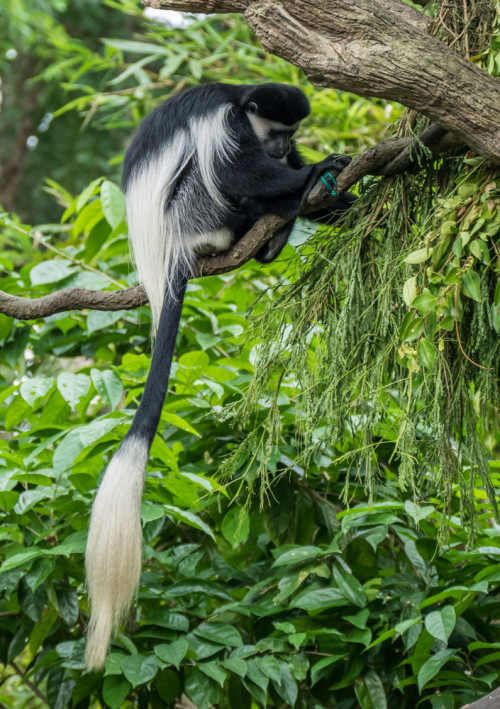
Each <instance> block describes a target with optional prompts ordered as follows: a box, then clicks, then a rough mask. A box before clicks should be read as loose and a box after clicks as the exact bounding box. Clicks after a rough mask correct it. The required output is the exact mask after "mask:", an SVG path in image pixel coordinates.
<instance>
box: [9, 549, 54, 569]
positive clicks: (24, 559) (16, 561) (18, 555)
mask: <svg viewBox="0 0 500 709" xmlns="http://www.w3.org/2000/svg"><path fill="white" fill-rule="evenodd" d="M44 554H45V549H41V548H40V547H27V548H26V549H21V550H20V551H16V552H14V553H12V554H7V558H6V559H5V561H4V562H3V564H2V573H6V572H7V571H10V570H11V569H16V568H17V567H19V566H23V567H24V568H27V566H29V562H30V561H33V559H36V558H37V557H39V556H43V555H44Z"/></svg>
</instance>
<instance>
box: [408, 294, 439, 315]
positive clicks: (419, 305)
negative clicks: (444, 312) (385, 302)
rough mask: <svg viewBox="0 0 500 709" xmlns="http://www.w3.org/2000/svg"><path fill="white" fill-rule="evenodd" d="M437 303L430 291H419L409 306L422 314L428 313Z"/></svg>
mask: <svg viewBox="0 0 500 709" xmlns="http://www.w3.org/2000/svg"><path fill="white" fill-rule="evenodd" d="M436 304H437V298H436V296H435V295H432V293H421V294H420V295H417V297H416V298H415V300H414V301H413V302H412V304H411V307H412V308H416V309H417V310H419V311H420V312H421V313H422V314H423V315H426V314H427V313H430V311H431V310H434V309H435V307H436Z"/></svg>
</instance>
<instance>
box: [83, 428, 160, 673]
mask: <svg viewBox="0 0 500 709" xmlns="http://www.w3.org/2000/svg"><path fill="white" fill-rule="evenodd" d="M148 453H149V450H148V445H147V443H146V441H144V440H143V439H141V438H134V437H131V438H126V439H125V440H124V441H123V443H122V445H121V446H120V448H119V449H118V450H117V452H116V453H115V455H114V456H113V458H112V459H111V462H110V463H109V465H108V468H107V470H106V474H105V475H104V478H103V481H102V483H101V485H100V487H99V491H98V493H97V496H96V498H95V500H94V505H93V507H92V514H91V517H90V528H89V534H88V538H87V550H86V553H85V568H86V572H87V580H86V584H87V591H88V595H89V598H90V604H91V610H92V615H91V618H90V623H89V626H88V630H87V648H86V653H85V659H86V662H87V665H88V667H89V669H90V670H100V669H102V668H103V667H104V663H105V660H106V655H107V652H108V647H109V641H110V637H111V634H112V633H113V632H114V631H115V630H116V628H117V627H118V625H119V624H120V622H121V621H122V620H123V618H124V616H125V615H126V613H127V611H128V609H129V608H130V605H131V603H132V601H133V599H134V593H135V590H136V588H137V586H138V583H139V577H140V574H141V546H142V527H141V517H140V508H141V498H142V490H143V486H144V474H145V471H146V463H147V460H148Z"/></svg>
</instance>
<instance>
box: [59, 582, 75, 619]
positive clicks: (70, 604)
mask: <svg viewBox="0 0 500 709" xmlns="http://www.w3.org/2000/svg"><path fill="white" fill-rule="evenodd" d="M57 605H58V606H59V613H60V614H61V617H62V619H63V620H64V622H65V623H66V624H67V625H69V626H72V625H75V623H76V622H77V620H78V613H79V608H78V596H77V593H76V591H75V590H74V589H73V588H71V587H70V586H64V587H63V588H61V589H59V590H58V591H57Z"/></svg>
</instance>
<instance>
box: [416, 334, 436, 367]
mask: <svg viewBox="0 0 500 709" xmlns="http://www.w3.org/2000/svg"><path fill="white" fill-rule="evenodd" d="M417 354H418V358H419V360H420V362H421V363H422V364H423V365H424V367H425V368H426V369H434V364H435V362H436V357H437V352H436V348H435V347H434V345H433V344H432V343H431V342H429V340H426V339H425V337H421V338H420V340H419V341H418V345H417Z"/></svg>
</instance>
